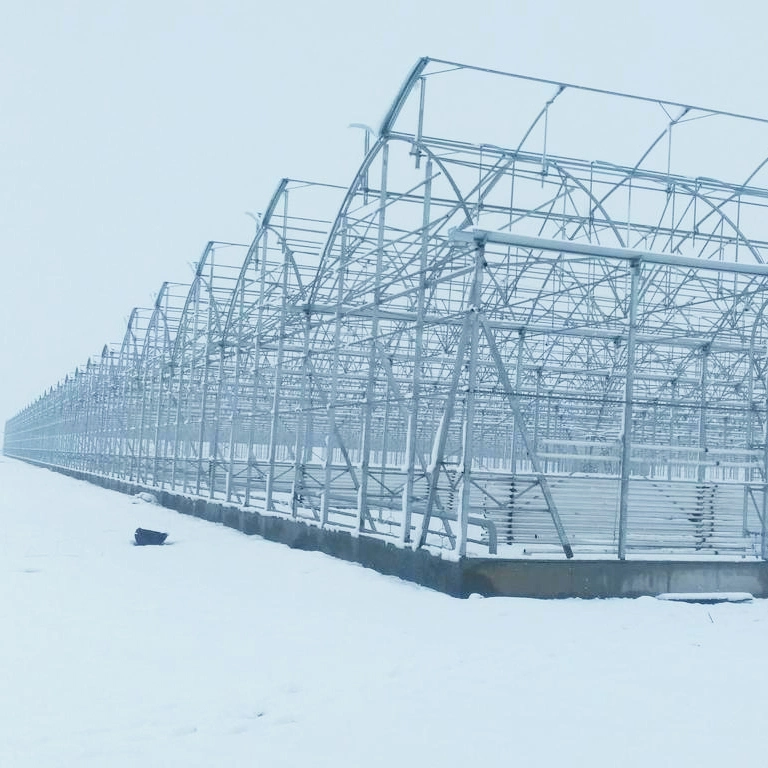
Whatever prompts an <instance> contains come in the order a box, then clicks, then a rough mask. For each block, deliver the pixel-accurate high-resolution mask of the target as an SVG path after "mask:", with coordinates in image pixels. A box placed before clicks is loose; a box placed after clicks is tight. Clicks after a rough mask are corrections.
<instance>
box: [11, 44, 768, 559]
mask: <svg viewBox="0 0 768 768" xmlns="http://www.w3.org/2000/svg"><path fill="white" fill-rule="evenodd" d="M365 140H366V154H365V157H364V160H363V163H362V165H361V167H360V169H359V171H358V173H357V175H356V176H355V178H354V180H353V181H352V183H351V185H350V186H349V187H335V186H329V185H322V184H316V183H310V182H304V181H296V180H287V179H286V180H283V181H282V182H281V183H280V185H279V186H278V188H277V190H276V191H275V193H274V195H273V197H272V199H271V201H270V202H269V205H268V207H267V209H266V211H265V213H264V215H263V217H262V218H261V221H260V224H259V227H258V231H257V234H256V237H255V239H254V241H253V243H252V244H251V245H250V247H246V246H238V245H232V244H226V243H209V244H208V246H207V247H206V249H205V251H204V253H203V255H202V257H201V259H200V261H199V263H198V265H197V270H196V273H195V277H194V280H193V281H192V284H191V285H190V286H182V285H176V284H169V283H166V284H164V285H163V286H162V288H161V290H160V292H159V294H158V296H157V300H156V302H155V306H154V307H153V308H150V309H136V310H134V311H133V313H132V315H131V318H130V321H129V323H128V328H127V331H126V334H125V338H124V340H123V343H122V345H120V346H119V347H114V348H110V347H105V348H104V350H103V352H102V354H101V355H100V356H96V357H94V358H92V359H91V360H90V361H89V362H88V364H87V365H86V366H85V367H84V368H83V369H79V370H76V371H75V373H74V375H70V376H68V377H67V378H66V379H65V380H64V381H63V382H60V383H59V384H58V385H57V386H56V387H53V388H51V389H50V390H49V391H48V392H47V393H46V394H45V395H44V396H43V397H41V398H39V399H38V400H37V401H36V402H34V403H32V404H31V405H30V406H28V407H27V408H26V409H25V410H24V411H22V412H21V413H20V414H18V415H17V416H16V417H14V418H13V419H11V420H10V421H9V422H8V423H7V425H6V431H5V451H6V453H8V454H10V455H15V456H19V457H22V458H29V459H33V460H36V461H39V462H41V463H45V464H52V465H60V466H66V467H74V468H78V469H81V470H84V471H90V472H97V473H103V474H109V475H114V476H117V477H121V478H126V479H130V480H133V481H136V482H138V483H143V484H147V485H152V486H156V487H159V488H170V489H173V490H176V491H180V492H182V493H188V494H195V495H202V496H205V497H209V498H222V499H225V500H227V501H230V502H233V503H239V504H243V505H251V506H254V505H255V506H261V507H265V508H266V509H268V510H270V511H272V512H274V513H275V514H285V515H292V516H297V517H303V518H307V519H310V520H313V521H315V522H316V523H317V524H319V525H335V526H349V527H352V528H354V529H356V530H357V531H359V532H360V533H361V534H363V535H376V536H384V537H391V538H393V539H394V540H395V541H397V542H399V543H400V544H401V545H411V546H425V545H426V546H432V547H443V548H448V549H451V550H455V551H456V553H457V554H458V555H464V554H466V553H467V552H470V553H482V552H485V553H488V552H489V551H490V552H491V553H498V554H500V555H505V556H512V557H513V556H519V555H522V554H533V555H535V554H544V555H555V554H556V553H557V552H561V553H565V555H566V556H568V557H570V556H572V554H573V553H574V552H575V553H577V554H579V553H582V554H585V555H590V554H592V555H593V554H596V553H609V554H616V555H618V556H619V557H621V558H624V557H626V556H627V555H628V554H639V555H642V556H648V555H649V554H653V553H658V554H665V555H670V554H671V555H675V554H699V555H707V556H713V555H729V556H733V555H737V556H748V555H757V556H761V557H766V555H768V549H767V547H766V506H767V505H768V493H766V479H767V474H766V466H767V465H768V448H767V446H766V397H768V387H767V386H766V375H767V373H768V353H767V347H766V345H767V344H768V327H767V323H766V319H765V314H766V307H768V293H767V292H766V286H767V285H768V283H766V277H767V276H768V267H767V266H765V262H766V256H768V242H766V240H764V239H763V238H764V237H765V236H766V231H767V230H768V218H767V217H766V205H767V204H768V190H766V176H767V175H768V171H767V170H766V163H768V160H767V159H766V155H768V122H766V121H765V120H760V119H756V118H750V117H743V116H738V115H733V114H728V113H723V112H719V111H715V110H707V109H700V108H694V107H689V106H684V105H680V104H673V103H668V102H664V101H659V100H652V99H644V98H637V97H631V96H624V95H620V94H615V93H608V92H605V91H599V90H594V89H587V88H581V87H577V86H572V85H563V84H560V83H554V82H549V81H543V80H536V79H532V78H525V77H519V76H515V75H509V74H505V73H499V72H491V71H488V70H483V69H478V68H473V67H467V66H463V65H459V64H454V63H449V62H444V61H438V60H432V59H422V60H421V61H419V62H418V63H417V65H416V66H415V67H414V69H413V70H412V72H411V73H410V75H409V77H408V78H407V80H406V82H405V83H404V85H403V87H402V89H401V90H400V92H399V93H398V94H397V97H396V99H395V100H394V102H393V104H392V106H391V107H390V109H389V111H388V113H387V115H386V117H385V119H384V121H383V124H382V126H381V129H380V131H379V132H378V134H374V133H373V132H370V133H367V134H366V139H365ZM722 179H730V181H723V180H722Z"/></svg>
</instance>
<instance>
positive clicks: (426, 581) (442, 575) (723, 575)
mask: <svg viewBox="0 0 768 768" xmlns="http://www.w3.org/2000/svg"><path fill="white" fill-rule="evenodd" d="M28 463H30V464H35V465H36V466H40V467H44V468H46V469H51V470H54V471H56V472H61V473H62V474H65V475H68V476H70V477H73V478H76V479H78V480H85V481H87V482H90V483H94V484H96V485H100V486H102V487H103V488H108V489H109V490H113V491H119V492H120V493H126V494H131V495H133V494H136V493H139V492H141V491H147V492H149V493H152V494H154V496H155V497H156V498H157V499H158V501H159V502H160V504H162V505H163V506H164V507H168V508H169V509H174V510H176V511H177V512H180V513H182V514H186V515H194V516H195V517H199V518H202V519H204V520H209V521H210V522H213V523H221V524H223V525H226V526H228V527H230V528H235V529H237V530H239V531H242V532H243V533H245V534H248V535H257V536H262V537H263V538H265V539H268V540H269V541H275V542H280V543H282V544H286V545H288V546H289V547H291V548H293V549H302V550H312V551H318V552H324V553H325V554H328V555H332V556H333V557H338V558H339V559H341V560H347V561H349V562H355V563H359V564H360V565H362V566H364V567H366V568H372V569H374V570H376V571H378V572H379V573H383V574H386V575H391V576H398V577H399V578H401V579H405V580H406V581H412V582H415V583H417V584H421V585H423V586H425V587H430V588H431V589H435V590H438V591H440V592H445V593H446V594H449V595H453V596H454V597H467V596H469V595H470V594H473V593H478V594H481V595H485V596H487V597H491V596H508V597H536V598H564V597H582V598H596V597H640V596H641V595H658V594H662V593H665V592H750V593H751V594H753V595H754V596H755V597H768V562H762V561H745V562H724V561H700V562H690V561H657V560H653V561H645V560H644V561H639V560H627V561H619V560H570V561H567V560H504V559H502V558H496V557H494V558H463V559H462V560H460V561H458V562H455V561H449V560H443V559H442V558H440V557H437V556H435V555H432V554H430V553H429V552H426V551H423V550H417V551H414V550H412V549H409V548H408V549H401V548H399V547H397V546H395V545H394V544H393V543H389V542H386V541H381V540H379V539H374V538H370V537H367V536H355V535H353V534H352V533H350V532H347V531H338V530H331V529H324V528H320V527H318V526H315V525H310V524H308V523H305V522H303V521H300V520H292V519H290V518H284V517H274V516H271V515H262V514H259V512H257V511H254V510H250V509H249V510H244V509H242V508H241V507H239V506H237V505H233V504H226V503H222V502H218V501H208V500H206V499H201V498H191V497H189V496H183V495H182V494H179V493H172V492H170V491H164V490H160V489H158V488H154V487H151V486H144V485H137V484H135V483H129V482H126V481H124V480H118V479H116V478H112V477H105V476H103V475H95V474H91V473H88V472H80V471H77V470H72V469H67V468H65V467H54V466H50V465H46V464H38V463H37V462H31V461H30V462H28Z"/></svg>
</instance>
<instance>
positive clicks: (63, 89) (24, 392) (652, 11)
mask: <svg viewBox="0 0 768 768" xmlns="http://www.w3.org/2000/svg"><path fill="white" fill-rule="evenodd" d="M766 22H768V11H765V10H764V4H763V3H762V2H760V0H752V1H751V2H746V1H742V2H739V1H738V0H735V1H732V2H728V3H723V2H712V1H710V0H701V1H700V2H694V1H693V0H690V1H689V0H663V2H659V1H658V0H643V1H642V2H634V1H633V2H626V1H622V0H552V1H550V2H548V1H547V0H538V1H537V2H536V1H534V0H496V2H491V1H489V0H469V1H464V2H457V1H456V0H443V1H442V2H438V1H437V0H424V1H421V0H407V1H404V0H387V1H386V2H378V3H374V2H366V1H365V0H356V1H355V2H352V1H351V0H325V2H323V1H322V0H314V1H310V0H300V1H298V2H291V0H282V2H280V1H276V2H262V1H261V0H251V1H250V2H246V1H245V0H240V1H238V0H210V2H208V1H205V0H189V1H188V2H182V1H181V0H153V1H152V2H148V1H146V0H126V1H125V2H117V1H116V0H72V1H67V0H44V1H41V0H18V1H17V2H14V1H13V0H7V1H6V2H3V3H0V33H1V34H2V44H0V242H1V244H2V246H1V247H2V250H1V251H0V266H1V267H2V270H1V271H0V365H1V366H2V369H1V370H0V428H1V425H2V423H3V422H4V421H5V419H6V418H8V417H10V416H11V415H13V413H15V412H16V411H18V410H19V409H20V408H22V407H23V406H24V405H26V404H27V402H29V401H30V400H32V399H34V398H35V397H36V396H37V395H39V394H41V393H42V391H43V390H45V389H46V388H47V387H48V386H50V385H52V384H55V383H56V382H57V381H58V380H59V379H61V378H63V377H64V375H65V374H66V373H67V372H69V371H72V370H73V369H74V367H75V366H76V365H81V364H82V363H84V362H85V360H86V359H87V358H88V356H89V355H96V354H98V353H99V351H100V350H101V348H102V346H103V345H104V343H106V342H116V343H118V342H120V340H121V339H122V336H123V332H124V330H125V323H126V319H127V317H128V314H129V313H130V311H131V308H132V307H134V306H148V305H151V302H152V298H153V294H154V293H155V292H156V291H157V289H158V288H159V287H160V285H161V283H162V282H163V280H173V281H179V282H182V281H183V282H188V281H189V280H190V278H191V270H190V268H189V266H188V265H189V263H190V262H194V261H195V260H196V259H197V258H198V257H199V255H200V253H201V252H202V250H203V248H204V247H205V244H206V242H207V241H208V240H226V241H234V242H247V241H250V239H251V237H252V235H253V232H254V222H253V221H252V220H251V219H250V218H249V217H248V216H246V215H245V213H244V212H245V211H254V212H256V211H260V210H262V209H263V207H264V206H265V204H266V202H267V200H268V199H269V197H270V195H271V193H272V191H273V189H274V187H275V185H276V184H277V182H278V181H279V179H280V178H281V177H283V176H291V177H296V178H308V179H312V180H316V181H326V182H332V183H339V184H347V183H348V182H349V181H350V180H351V178H352V175H353V173H354V171H355V167H356V165H357V163H358V162H359V160H360V148H361V138H360V135H359V134H358V133H356V132H354V131H352V130H350V129H348V127H347V126H348V124H349V123H351V122H364V123H369V124H372V125H377V124H378V122H379V120H380V118H381V116H382V115H383V113H384V111H385V110H386V108H387V106H388V105H389V103H390V101H391V99H392V98H393V97H394V95H395V93H396V91H397V89H398V88H399V86H400V84H401V82H402V80H403V78H404V77H405V75H406V74H407V72H408V70H409V69H410V67H411V66H412V64H413V63H414V62H415V60H416V59H417V58H418V57H419V56H423V55H429V56H434V57H438V58H445V59H451V60H455V61H462V62H466V63H470V64H478V65H482V66H488V67H493V68H498V69H502V70H507V71H511V72H518V73H521V74H529V75H535V76H540V77H548V78H552V79H555V80H564V81H567V82H573V83H580V84H585V85H591V86H597V87H601V88H607V89H614V90H619V91H627V92H633V93H639V94H642V95H648V96H654V97H656V96H657V97H660V98H665V99H669V100H674V101H680V102H684V103H690V104H694V105H700V106H708V107H717V108H721V109H726V110H732V111H737V112H742V113H747V114H755V115H758V116H763V117H768V103H767V102H768V97H767V96H768V88H766V85H767V84H768V45H766V26H767V24H766ZM513 107H514V105H510V109H513ZM467 108H470V109H474V110H477V111H478V114H481V111H482V103H481V101H480V100H478V103H476V104H471V105H467ZM722 151H723V152H724V153H727V152H728V146H723V147H722ZM763 154H765V155H768V146H766V147H765V150H764V153H763ZM735 180H738V179H735ZM766 229H767V230H768V222H766ZM766 234H767V235H768V232H767V233H766Z"/></svg>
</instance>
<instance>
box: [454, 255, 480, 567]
mask: <svg viewBox="0 0 768 768" xmlns="http://www.w3.org/2000/svg"><path fill="white" fill-rule="evenodd" d="M484 268H485V246H484V245H482V244H481V243H478V245H477V247H476V249H475V272H474V276H473V279H472V290H471V293H470V300H469V317H468V322H469V363H468V370H467V396H466V401H465V407H464V423H463V425H462V446H461V495H460V497H459V509H458V516H459V532H458V542H457V549H458V554H459V557H464V555H466V553H467V529H468V525H469V513H470V491H471V484H472V459H473V447H474V446H473V440H472V438H473V434H474V429H475V389H476V387H477V348H478V340H479V336H480V311H481V304H482V283H483V269H484Z"/></svg>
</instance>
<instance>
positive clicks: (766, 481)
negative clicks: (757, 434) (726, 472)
mask: <svg viewBox="0 0 768 768" xmlns="http://www.w3.org/2000/svg"><path fill="white" fill-rule="evenodd" d="M764 420H765V432H764V435H763V515H762V517H763V519H762V521H761V523H762V524H761V526H760V556H761V557H762V558H763V560H768V399H766V408H765V415H764Z"/></svg>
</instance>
